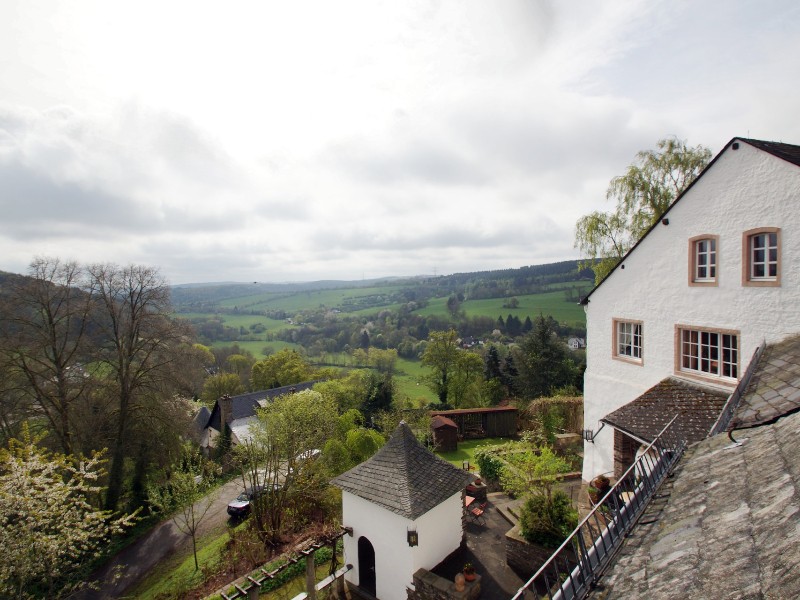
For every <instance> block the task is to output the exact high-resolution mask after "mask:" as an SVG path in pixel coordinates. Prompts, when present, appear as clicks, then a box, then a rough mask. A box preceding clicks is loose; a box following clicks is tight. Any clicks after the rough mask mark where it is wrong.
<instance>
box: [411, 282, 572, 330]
mask: <svg viewBox="0 0 800 600" xmlns="http://www.w3.org/2000/svg"><path fill="white" fill-rule="evenodd" d="M516 298H517V300H519V306H518V307H517V308H508V307H504V306H503V304H505V303H507V302H508V298H487V299H483V300H467V301H465V302H462V303H461V309H462V310H463V311H464V313H465V314H466V315H467V316H468V317H478V316H484V317H491V318H492V319H494V320H497V318H498V317H503V319H505V318H506V317H507V316H508V315H509V314H511V315H514V316H516V317H519V318H520V319H521V320H523V321H524V320H525V317H530V318H531V319H534V318H536V317H537V316H539V313H541V314H543V315H551V316H552V317H553V318H554V319H555V320H556V321H559V322H560V323H566V324H568V325H571V326H581V327H585V326H586V314H585V313H584V310H583V307H582V306H580V305H579V304H578V303H577V302H570V301H568V300H567V298H566V294H565V292H564V290H563V289H561V290H557V291H552V292H546V293H544V294H529V295H526V296H516ZM418 314H419V315H422V316H430V315H443V316H444V315H447V314H448V313H447V298H432V299H431V300H430V301H429V302H428V305H427V306H426V307H425V308H423V309H420V310H419V311H418Z"/></svg>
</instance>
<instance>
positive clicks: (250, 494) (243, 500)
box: [228, 483, 280, 517]
mask: <svg viewBox="0 0 800 600" xmlns="http://www.w3.org/2000/svg"><path fill="white" fill-rule="evenodd" d="M279 488H280V485H279V484H278V483H275V484H273V485H272V488H271V489H273V490H277V489H279ZM267 489H269V487H268V486H263V485H259V486H256V487H248V488H245V489H244V491H243V492H242V493H241V494H239V495H238V496H237V497H236V500H231V501H230V502H228V514H229V515H230V516H232V517H246V516H247V515H249V514H250V508H251V507H250V503H251V502H252V501H253V500H255V499H256V498H258V497H259V496H260V495H261V494H263V493H264V492H265V491H266V490H267Z"/></svg>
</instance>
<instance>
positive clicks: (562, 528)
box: [520, 490, 578, 548]
mask: <svg viewBox="0 0 800 600" xmlns="http://www.w3.org/2000/svg"><path fill="white" fill-rule="evenodd" d="M520 526H521V528H522V537H524V538H525V539H526V540H527V541H528V542H530V543H532V544H539V545H541V546H545V547H546V548H557V547H558V546H559V545H561V542H563V541H564V540H565V539H566V538H567V536H568V535H569V534H570V533H572V531H573V530H574V529H575V527H577V526H578V512H577V511H576V510H575V509H574V508H572V502H571V501H570V498H569V496H567V495H566V494H565V493H564V492H562V491H561V490H554V491H553V492H552V494H551V495H550V496H549V497H548V496H547V495H546V494H534V495H533V496H531V497H530V498H528V500H526V502H525V504H523V506H522V510H521V511H520Z"/></svg>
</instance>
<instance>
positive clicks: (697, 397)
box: [601, 377, 728, 443]
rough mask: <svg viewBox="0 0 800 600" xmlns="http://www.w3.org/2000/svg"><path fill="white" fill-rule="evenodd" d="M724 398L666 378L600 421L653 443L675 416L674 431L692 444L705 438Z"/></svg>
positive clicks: (704, 388) (718, 392)
mask: <svg viewBox="0 0 800 600" xmlns="http://www.w3.org/2000/svg"><path fill="white" fill-rule="evenodd" d="M727 398H728V393H727V392H724V391H721V390H716V389H714V388H709V387H704V386H699V385H695V384H692V383H689V382H687V381H684V380H682V379H677V378H674V377H667V378H666V379H664V380H663V381H661V382H659V383H658V384H656V385H654V386H653V387H651V388H650V389H649V390H647V391H646V392H645V393H644V394H642V395H641V396H639V397H638V398H636V399H635V400H633V401H631V402H629V403H628V404H626V405H625V406H622V407H620V408H618V409H617V410H615V411H614V412H611V413H609V414H607V415H606V416H605V417H603V418H602V419H601V421H603V422H605V423H607V424H609V425H611V426H612V427H614V428H615V429H619V430H620V431H622V432H623V433H627V434H629V435H631V436H633V437H635V438H636V439H638V440H640V441H643V442H652V441H653V440H654V439H655V438H656V436H657V435H658V434H659V432H660V431H661V430H662V429H663V428H664V426H665V425H666V424H667V423H669V422H670V420H671V419H672V417H674V416H675V414H676V413H677V414H678V420H677V421H676V422H675V425H674V426H673V427H675V429H673V431H675V433H676V435H678V436H679V437H681V438H683V439H685V440H686V441H688V442H689V443H692V442H697V441H700V440H702V439H704V438H705V437H706V436H707V435H708V432H709V430H710V429H711V427H712V426H713V425H714V423H715V422H716V421H717V418H718V417H719V413H720V412H721V411H722V407H723V406H725V401H726V400H727Z"/></svg>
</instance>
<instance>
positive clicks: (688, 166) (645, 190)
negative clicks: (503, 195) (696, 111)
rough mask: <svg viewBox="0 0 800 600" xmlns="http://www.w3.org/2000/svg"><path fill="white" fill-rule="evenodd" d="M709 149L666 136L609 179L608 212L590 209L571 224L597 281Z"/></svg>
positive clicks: (673, 196) (701, 163)
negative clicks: (613, 205)
mask: <svg viewBox="0 0 800 600" xmlns="http://www.w3.org/2000/svg"><path fill="white" fill-rule="evenodd" d="M710 159H711V150H709V149H708V148H706V147H704V146H695V147H691V146H689V145H687V143H686V142H685V141H684V140H679V139H677V138H665V139H662V140H659V141H658V142H657V143H656V149H655V150H642V151H641V152H639V153H638V154H637V155H636V161H635V162H634V163H633V164H631V165H630V166H629V167H628V170H627V171H626V172H625V173H624V174H623V175H620V176H618V177H615V178H614V179H612V180H611V183H610V184H609V186H608V191H607V192H606V198H608V199H613V200H615V201H616V208H615V209H614V211H613V212H601V211H595V212H593V213H591V214H588V215H585V216H583V217H581V218H580V219H579V220H578V222H577V224H576V226H575V247H576V248H579V249H580V251H581V253H582V254H583V255H584V256H586V257H587V260H586V261H585V262H584V263H583V264H582V265H581V267H582V268H588V267H591V268H592V269H594V272H595V282H596V283H599V282H600V281H602V280H603V278H604V277H605V276H606V275H608V273H610V272H611V270H612V269H613V268H614V267H615V266H616V265H617V263H618V262H619V261H620V260H621V259H622V257H623V256H624V255H625V254H626V253H627V252H628V250H630V249H631V248H632V247H633V245H634V244H636V242H637V241H639V239H640V238H641V237H642V236H643V235H644V234H645V232H646V231H647V230H648V228H649V227H650V226H651V225H652V224H653V223H655V222H656V221H657V220H658V219H659V218H660V217H661V215H662V214H664V212H665V211H666V210H667V208H669V206H670V204H672V202H673V201H674V200H675V199H676V198H677V197H678V195H680V193H681V192H683V190H685V189H686V188H687V187H688V186H689V184H690V183H691V182H692V181H693V180H694V179H695V178H696V177H697V176H698V175H699V174H700V172H701V171H702V170H703V169H704V168H705V166H706V165H707V164H708V161H709V160H710Z"/></svg>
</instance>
